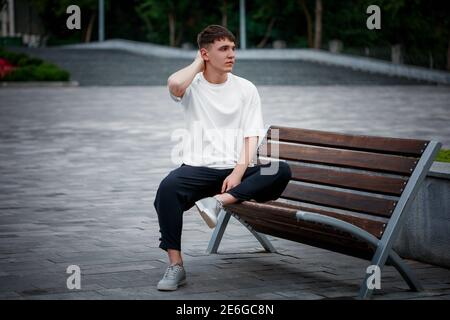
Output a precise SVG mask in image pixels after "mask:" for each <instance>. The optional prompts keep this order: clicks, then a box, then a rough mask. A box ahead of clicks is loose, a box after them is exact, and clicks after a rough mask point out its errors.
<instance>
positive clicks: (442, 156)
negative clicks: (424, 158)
mask: <svg viewBox="0 0 450 320" xmlns="http://www.w3.org/2000/svg"><path fill="white" fill-rule="evenodd" d="M435 161H439V162H450V150H449V149H441V150H440V151H439V153H438V155H437V157H436V159H435Z"/></svg>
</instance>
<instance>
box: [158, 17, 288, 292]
mask: <svg viewBox="0 0 450 320" xmlns="http://www.w3.org/2000/svg"><path fill="white" fill-rule="evenodd" d="M197 42H198V46H199V49H200V50H199V52H198V54H197V57H196V58H195V60H194V62H192V64H190V65H189V66H187V67H185V68H183V69H181V70H179V71H177V72H175V73H174V74H172V75H171V76H170V77H169V79H168V87H169V91H170V95H171V97H172V98H173V99H174V100H175V101H177V102H178V103H180V104H181V105H182V106H183V110H184V112H185V118H186V129H187V131H186V137H183V138H185V139H184V141H183V156H182V165H181V166H180V167H179V168H177V169H175V170H173V171H171V172H170V173H169V175H168V176H167V177H165V178H164V179H163V180H162V181H161V183H160V185H159V188H158V191H157V194H156V198H155V202H154V205H155V209H156V212H157V213H158V219H159V226H160V232H161V238H160V241H161V243H160V246H159V247H160V248H161V249H163V250H165V251H167V253H168V256H169V261H170V265H169V267H168V268H167V270H166V273H165V274H164V277H163V278H162V279H161V281H159V283H158V286H157V287H158V290H176V289H177V288H178V286H180V285H182V284H184V283H185V282H186V272H185V270H184V267H183V260H182V257H181V232H182V223H183V212H184V211H186V210H189V209H190V208H192V207H193V206H194V205H196V207H197V209H198V210H199V212H200V215H201V216H202V218H203V219H204V220H205V222H206V223H207V224H208V226H209V227H211V228H214V227H215V226H216V224H217V215H218V213H219V212H220V210H221V209H222V206H224V205H228V204H231V203H235V202H238V201H244V200H250V199H253V200H255V201H257V202H265V201H269V200H274V199H277V198H278V197H279V196H280V195H281V193H282V192H283V190H284V189H285V187H286V185H287V183H288V182H289V180H290V178H291V171H290V169H289V166H288V164H286V163H285V162H280V163H279V166H278V170H277V171H276V172H275V173H274V174H270V175H265V174H261V169H262V168H263V167H268V166H270V163H267V164H263V165H255V164H254V157H255V155H256V149H257V146H258V144H259V143H261V140H262V138H263V137H264V135H265V130H264V124H263V118H262V112H261V103H260V98H259V94H258V91H257V89H256V87H255V86H254V85H253V84H252V83H251V82H250V81H248V80H245V79H243V78H241V77H238V76H236V75H234V74H232V73H231V70H232V68H233V65H234V63H235V58H236V56H235V38H234V35H233V34H232V33H231V32H230V31H229V30H227V29H226V28H224V27H222V26H218V25H211V26H208V27H207V28H205V29H204V30H203V31H202V32H200V33H199V35H198V37H197Z"/></svg>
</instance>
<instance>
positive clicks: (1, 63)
mask: <svg viewBox="0 0 450 320" xmlns="http://www.w3.org/2000/svg"><path fill="white" fill-rule="evenodd" d="M14 69H15V67H14V66H13V65H12V64H11V63H9V61H8V60H6V59H3V58H0V79H1V78H3V77H5V76H6V75H7V74H8V73H11V72H12V71H13V70H14Z"/></svg>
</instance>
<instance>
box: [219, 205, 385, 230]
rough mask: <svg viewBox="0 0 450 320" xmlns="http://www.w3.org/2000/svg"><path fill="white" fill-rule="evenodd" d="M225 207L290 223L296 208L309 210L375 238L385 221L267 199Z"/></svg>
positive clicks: (383, 226)
mask: <svg viewBox="0 0 450 320" xmlns="http://www.w3.org/2000/svg"><path fill="white" fill-rule="evenodd" d="M226 208H227V209H229V210H231V211H233V212H235V213H238V214H246V215H253V216H255V217H261V216H264V217H266V218H267V217H271V218H272V219H274V220H280V221H283V222H286V223H290V224H296V223H297V218H296V216H295V214H296V212H297V211H298V210H303V211H309V212H314V213H318V214H322V215H326V216H330V217H333V218H337V219H340V220H342V221H346V222H348V223H351V224H353V225H355V226H357V227H359V228H361V229H363V230H365V231H367V232H369V233H370V234H372V235H374V236H375V237H377V238H380V237H381V235H382V233H383V232H384V229H385V226H386V223H387V220H384V221H380V220H375V219H372V218H370V217H362V216H355V215H350V214H345V213H337V212H332V211H326V210H320V209H315V208H307V207H304V206H295V205H291V204H287V203H282V202H278V201H269V202H266V203H257V202H254V201H244V202H242V203H240V204H231V205H227V206H226Z"/></svg>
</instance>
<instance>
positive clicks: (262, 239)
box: [233, 215, 277, 253]
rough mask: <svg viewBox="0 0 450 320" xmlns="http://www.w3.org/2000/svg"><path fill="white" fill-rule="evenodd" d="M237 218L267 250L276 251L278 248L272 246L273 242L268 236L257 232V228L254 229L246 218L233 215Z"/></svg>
mask: <svg viewBox="0 0 450 320" xmlns="http://www.w3.org/2000/svg"><path fill="white" fill-rule="evenodd" d="M233 216H234V217H235V218H236V220H238V221H239V222H240V223H242V224H243V225H244V227H246V228H247V229H248V231H250V232H251V233H252V234H253V236H254V237H255V238H256V239H257V240H258V241H259V243H261V245H262V246H263V247H264V249H265V250H266V251H267V252H271V253H276V252H277V250H276V249H275V248H274V247H273V246H272V243H270V241H269V239H267V237H266V236H265V235H264V234H262V233H259V232H257V231H256V230H254V229H253V228H252V227H251V226H250V225H249V224H248V223H246V222H245V221H244V220H242V219H241V218H239V217H238V216H237V215H233Z"/></svg>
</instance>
